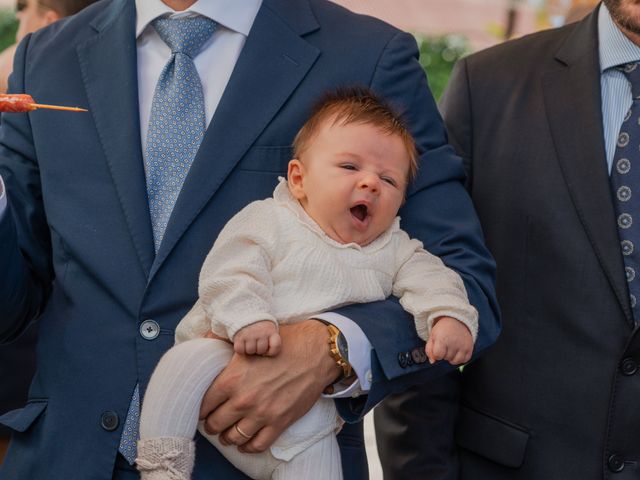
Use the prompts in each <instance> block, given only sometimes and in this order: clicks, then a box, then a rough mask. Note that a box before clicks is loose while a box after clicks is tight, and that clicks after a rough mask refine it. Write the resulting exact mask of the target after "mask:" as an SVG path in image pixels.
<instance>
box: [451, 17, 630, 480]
mask: <svg viewBox="0 0 640 480" xmlns="http://www.w3.org/2000/svg"><path fill="white" fill-rule="evenodd" d="M600 98H601V93H600V68H599V60H598V46H597V13H594V14H592V15H590V16H589V17H587V18H586V19H585V20H584V21H582V22H580V23H577V24H572V25H569V26H566V27H563V28H561V29H558V30H552V31H547V32H542V33H539V34H536V35H532V36H529V37H525V38H523V39H520V40H516V41H513V42H509V43H507V44H505V45H501V46H498V47H495V48H492V49H490V50H487V51H484V52H481V53H478V54H476V55H472V56H471V57H469V58H466V59H464V60H462V61H461V62H459V64H458V65H457V67H456V69H455V72H454V74H453V77H452V79H451V83H450V86H449V88H448V91H447V92H446V94H445V96H444V97H443V100H442V105H441V106H442V111H443V115H444V117H445V120H446V124H447V127H448V130H449V133H450V140H451V142H452V143H453V144H454V145H455V147H456V149H457V150H458V152H460V153H461V154H462V155H463V157H464V161H465V162H466V164H467V166H468V171H469V172H470V177H469V188H470V191H471V194H472V198H473V200H474V202H475V205H476V208H477V210H478V214H479V216H480V219H481V223H482V225H483V229H484V232H485V235H486V239H487V244H488V245H489V247H490V250H491V252H492V253H493V254H494V256H495V258H496V262H497V265H498V277H497V278H498V284H497V288H498V298H499V299H500V302H501V308H502V313H503V318H504V330H503V333H502V336H501V338H500V339H499V341H498V342H497V343H496V345H495V346H494V347H493V348H492V349H491V351H490V352H488V353H487V355H486V356H483V357H482V358H481V359H479V360H478V361H477V362H475V363H474V364H472V365H470V366H469V367H468V368H467V369H465V371H464V373H463V375H462V378H463V383H462V399H463V407H462V408H461V411H460V418H459V422H458V430H457V441H458V444H459V446H460V447H461V449H460V464H461V477H460V478H462V479H487V480H501V479H507V478H508V479H510V480H514V479H518V480H520V479H528V480H542V479H544V480H553V479H557V480H574V479H575V480H596V479H598V480H600V479H603V478H612V479H621V480H626V479H638V478H640V408H638V399H640V373H638V372H637V366H638V363H639V362H640V335H638V333H637V332H638V329H637V328H635V327H634V324H633V319H632V315H631V311H630V306H629V297H628V291H627V285H626V280H625V275H624V265H623V260H622V255H621V252H620V242H619V240H618V235H617V229H616V219H615V214H614V207H613V202H612V196H611V192H610V186H609V185H610V184H609V174H608V170H607V164H606V156H605V151H604V140H603V129H602V114H601V100H600ZM616 470H621V471H620V472H619V473H615V474H614V473H613V472H614V471H616Z"/></svg>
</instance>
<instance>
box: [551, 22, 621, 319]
mask: <svg viewBox="0 0 640 480" xmlns="http://www.w3.org/2000/svg"><path fill="white" fill-rule="evenodd" d="M585 44H586V45H588V47H585ZM598 58H599V57H598V42H597V10H596V12H595V13H593V14H591V15H590V16H589V17H588V18H587V19H585V20H584V21H582V22H581V23H580V24H579V25H578V26H577V27H576V29H575V30H574V31H573V32H572V34H571V35H570V36H569V37H568V38H567V40H566V42H565V43H564V44H563V46H562V47H561V48H560V50H559V51H558V52H557V54H556V68H554V69H553V70H552V71H549V72H547V74H546V75H545V76H544V77H543V91H544V100H545V107H546V111H547V117H548V119H549V125H550V128H551V134H552V138H553V142H554V144H555V148H556V153H557V156H558V160H559V162H560V166H561V169H562V172H563V176H564V179H565V182H566V184H567V187H568V188H569V192H570V194H571V198H572V200H573V203H574V205H575V208H576V210H577V211H578V216H579V217H580V220H581V222H582V224H583V226H584V228H585V230H586V232H587V235H588V237H589V239H590V241H591V243H592V245H593V248H594V250H595V251H596V255H597V257H598V260H599V261H600V264H601V265H602V268H603V270H604V272H605V274H606V276H607V278H608V280H609V283H610V284H611V287H612V289H613V291H614V292H615V295H616V297H617V299H618V301H619V302H620V306H621V307H622V310H623V311H624V314H625V316H626V317H627V320H628V322H629V324H630V325H631V326H632V325H633V317H632V313H631V310H630V307H629V297H628V291H627V285H626V281H625V275H624V263H623V261H622V255H621V253H620V245H619V243H620V242H619V239H618V232H617V229H616V219H615V210H614V206H613V200H612V197H611V191H610V187H609V172H608V170H607V163H606V153H605V147H604V140H603V135H604V133H603V129H602V108H601V102H600V101H599V99H600V98H601V92H600V64H599V59H598Z"/></svg>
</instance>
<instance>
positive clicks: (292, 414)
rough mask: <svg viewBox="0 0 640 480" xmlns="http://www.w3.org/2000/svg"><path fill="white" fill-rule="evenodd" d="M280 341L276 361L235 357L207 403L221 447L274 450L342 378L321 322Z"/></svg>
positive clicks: (283, 331) (205, 415) (299, 327)
mask: <svg viewBox="0 0 640 480" xmlns="http://www.w3.org/2000/svg"><path fill="white" fill-rule="evenodd" d="M280 336H281V338H282V351H281V352H280V354H279V355H278V356H276V357H262V356H246V355H239V354H237V353H234V355H233V357H232V358H231V361H230V362H229V364H228V365H227V367H226V368H225V369H224V370H223V371H222V373H221V374H220V375H218V377H217V378H216V380H215V382H214V383H213V385H212V386H211V387H209V390H207V392H206V393H205V396H204V399H203V400H202V406H201V407H200V419H201V420H203V419H206V420H205V424H204V428H205V430H206V431H207V432H208V433H210V434H217V433H220V434H221V435H220V441H221V442H223V443H227V444H233V445H238V446H240V450H241V451H243V452H247V453H257V452H262V451H264V450H266V449H267V448H269V447H270V446H271V445H272V444H273V442H274V441H275V440H276V438H278V436H279V435H280V434H281V433H282V432H283V431H284V430H285V429H286V428H287V427H288V426H289V425H291V424H292V423H293V422H295V421H296V420H298V419H299V418H300V417H302V416H303V415H304V414H305V413H307V412H308V411H309V409H310V408H311V407H312V405H313V404H314V403H315V402H316V400H318V398H319V397H320V394H321V393H322V391H323V390H324V388H325V387H326V386H327V385H329V384H331V383H333V382H334V381H335V380H336V379H337V378H338V377H339V376H340V373H341V369H340V367H338V366H337V365H336V363H335V361H334V360H333V359H332V358H331V356H330V355H329V344H328V339H329V335H328V332H327V328H326V326H325V325H324V324H322V323H321V322H319V321H317V320H306V321H304V322H301V323H297V324H294V325H283V326H281V327H280ZM236 425H237V428H235V426H236ZM247 437H249V438H247Z"/></svg>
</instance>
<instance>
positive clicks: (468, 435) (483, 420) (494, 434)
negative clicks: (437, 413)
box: [456, 406, 530, 468]
mask: <svg viewBox="0 0 640 480" xmlns="http://www.w3.org/2000/svg"><path fill="white" fill-rule="evenodd" d="M529 436H530V434H529V432H528V431H527V430H525V429H524V428H522V427H520V426H517V425H514V424H513V423H510V422H507V421H505V420H500V419H498V418H496V417H492V416H489V415H485V414H483V413H480V412H478V411H476V410H473V409H471V408H469V407H464V406H463V407H461V408H460V414H459V419H458V428H457V430H456V442H457V443H458V445H459V446H460V447H462V448H464V449H466V450H469V451H471V452H473V453H475V454H477V455H480V456H482V457H485V458H487V459H489V460H492V461H494V462H496V463H499V464H501V465H504V466H506V467H512V468H518V467H520V466H521V465H522V462H523V461H524V454H525V451H526V449H527V442H528V441H529Z"/></svg>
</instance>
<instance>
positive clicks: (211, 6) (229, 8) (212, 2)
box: [135, 0, 262, 38]
mask: <svg viewBox="0 0 640 480" xmlns="http://www.w3.org/2000/svg"><path fill="white" fill-rule="evenodd" d="M135 1H136V38H138V37H139V36H140V35H141V34H142V32H143V31H144V29H145V28H147V25H149V23H151V22H152V21H153V20H155V19H156V18H158V17H159V16H161V15H165V14H173V15H175V16H191V15H202V16H203V17H207V18H210V19H212V20H214V21H215V22H217V23H218V24H220V25H223V26H224V27H226V28H228V29H229V30H233V31H235V32H238V33H241V34H242V35H244V36H245V37H246V36H248V35H249V30H251V26H252V25H253V21H254V19H255V18H256V15H257V14H258V10H259V9H260V5H261V4H262V0H241V1H238V0H198V1H197V2H196V3H194V4H193V5H191V7H189V8H188V9H186V10H185V11H184V12H176V11H175V10H173V9H172V8H170V7H169V6H168V5H167V4H166V3H164V2H163V1H162V0H135Z"/></svg>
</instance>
